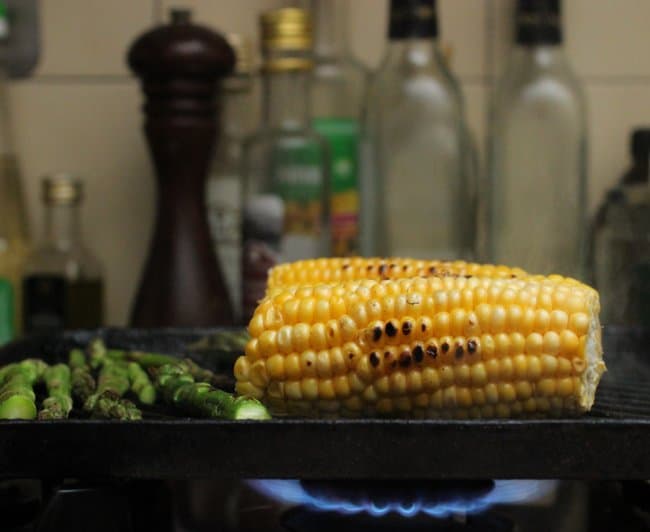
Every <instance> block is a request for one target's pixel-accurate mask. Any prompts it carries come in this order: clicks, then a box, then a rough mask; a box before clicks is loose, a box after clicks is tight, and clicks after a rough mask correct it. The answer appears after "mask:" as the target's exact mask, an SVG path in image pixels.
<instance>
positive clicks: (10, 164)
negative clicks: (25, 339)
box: [0, 2, 28, 343]
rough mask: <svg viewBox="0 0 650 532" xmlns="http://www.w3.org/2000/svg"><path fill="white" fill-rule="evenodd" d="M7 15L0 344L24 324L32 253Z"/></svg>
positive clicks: (1, 37)
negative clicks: (14, 118) (13, 111)
mask: <svg viewBox="0 0 650 532" xmlns="http://www.w3.org/2000/svg"><path fill="white" fill-rule="evenodd" d="M7 36H8V25H7V12H6V7H5V5H4V2H0V285H2V286H1V287H0V307H1V308H2V309H4V311H0V314H2V316H0V321H1V322H2V323H0V329H1V331H2V332H1V333H0V343H3V342H4V341H8V340H10V339H11V338H12V337H13V335H14V333H15V331H16V330H18V329H19V324H20V319H19V318H20V294H21V286H20V278H21V273H22V269H23V266H24V262H25V259H26V257H27V253H28V235H27V219H26V214H25V207H24V202H23V192H22V185H21V177H20V170H19V165H18V159H17V157H16V154H15V152H14V145H13V138H12V131H11V119H10V116H9V102H8V95H7V82H8V77H7V72H6V68H5V66H6V58H5V54H6V40H7Z"/></svg>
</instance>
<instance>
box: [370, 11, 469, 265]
mask: <svg viewBox="0 0 650 532" xmlns="http://www.w3.org/2000/svg"><path fill="white" fill-rule="evenodd" d="M388 36H389V39H390V43H389V46H388V51H387V53H386V55H385V57H384V60H383V63H382V65H381V67H380V69H379V72H378V73H377V75H376V76H375V79H374V80H373V82H372V83H371V87H370V97H369V104H368V116H367V128H368V129H367V131H368V134H369V135H370V138H371V141H372V144H373V146H374V149H373V151H374V153H375V154H376V156H375V164H376V166H375V171H374V172H373V173H372V174H370V176H369V178H368V179H366V178H364V179H363V181H362V190H361V195H362V199H361V201H362V204H361V205H362V242H363V243H364V249H363V252H364V254H373V255H374V254H381V255H399V256H407V257H416V258H438V259H459V258H471V257H472V256H473V250H474V235H475V216H476V192H475V188H476V184H475V176H473V175H472V172H471V169H472V168H473V164H474V156H473V154H472V149H471V143H470V140H469V136H468V134H467V128H466V125H465V119H464V104H463V98H462V95H461V91H460V87H459V85H458V83H457V81H456V79H455V78H454V77H453V75H452V74H451V72H450V71H449V69H448V67H447V63H446V61H445V59H444V56H443V53H442V51H441V49H440V47H439V45H438V41H437V36H438V24H437V14H436V4H435V1H434V0H391V3H390V22H389V30H388ZM364 173H365V172H364Z"/></svg>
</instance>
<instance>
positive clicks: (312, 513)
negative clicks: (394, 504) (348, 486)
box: [282, 506, 515, 532]
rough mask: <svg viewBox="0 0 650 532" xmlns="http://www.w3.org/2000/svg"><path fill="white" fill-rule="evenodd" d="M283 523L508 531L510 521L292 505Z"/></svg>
mask: <svg viewBox="0 0 650 532" xmlns="http://www.w3.org/2000/svg"><path fill="white" fill-rule="evenodd" d="M282 524H283V526H284V527H285V528H286V529H287V530H289V531H291V532H332V531H334V530H335V531H336V532H348V531H349V532H359V531H360V530H364V531H365V530H367V531H369V532H383V531H391V532H394V531H396V530H399V531H407V532H418V531H426V532H435V531H437V530H441V531H444V532H479V531H480V532H512V531H513V530H514V529H515V527H514V523H513V521H512V520H510V519H508V518H506V517H503V516H501V515H498V514H495V513H492V512H485V513H482V514H479V515H470V516H466V517H461V518H445V519H435V518H431V517H430V516H427V515H423V514H420V515H418V516H416V517H414V518H411V519H405V518H404V517H403V516H400V515H387V516H384V517H382V518H381V519H376V518H375V517H373V516H371V515H368V514H357V515H344V514H339V513H335V512H321V511H318V510H310V509H308V508H305V507H304V506H299V507H297V508H292V509H291V510H289V511H287V512H285V513H284V515H283V517H282Z"/></svg>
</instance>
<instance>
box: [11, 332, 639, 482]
mask: <svg viewBox="0 0 650 532" xmlns="http://www.w3.org/2000/svg"><path fill="white" fill-rule="evenodd" d="M210 332H213V331H210V330H206V329H202V330H160V331H137V330H135V331H134V330H120V329H105V330H101V331H99V332H96V331H95V332H92V331H90V332H89V331H80V332H74V333H65V334H63V335H61V336H56V337H44V338H32V339H28V340H24V341H22V342H20V343H14V344H12V345H10V346H7V347H5V348H4V349H0V362H1V363H6V362H9V361H11V360H17V359H20V358H24V357H27V356H42V357H44V358H45V359H46V360H56V359H57V358H58V357H60V356H63V355H64V354H65V353H67V351H68V349H69V348H70V347H72V346H74V345H83V344H85V343H86V342H87V341H88V340H89V339H90V338H91V337H93V336H95V335H97V334H99V335H100V336H102V337H104V339H105V340H106V343H107V344H108V345H109V346H111V347H116V348H130V349H143V350H151V351H161V352H169V353H178V352H182V351H183V350H184V348H185V346H186V345H187V344H188V343H191V342H193V341H195V340H197V339H198V338H200V337H202V336H204V335H206V334H208V333H210ZM649 342H650V334H648V332H647V331H638V330H631V329H626V330H621V329H606V330H605V334H604V344H605V351H606V361H607V365H608V368H609V371H608V372H607V373H606V374H605V376H604V378H603V381H602V384H601V387H600V388H599V390H598V394H597V400H596V405H595V407H594V409H593V411H592V412H591V413H590V414H589V415H587V416H584V417H581V418H577V419H556V420H510V421H498V420H495V421H482V420H473V421H446V420H431V421H421V420H370V419H358V420H297V419H274V420H271V421H260V422H241V421H238V422H226V421H218V420H197V419H173V420H168V419H145V420H142V421H138V422H119V421H90V420H66V421H38V422H36V421H4V422H0V477H5V478H8V477H25V478H30V477H34V478H48V477H49V478H61V477H86V478H88V477H90V478H98V477H121V478H126V477H128V478H177V479H182V478H206V477H242V478H303V479H307V478H328V479H336V478H340V479H351V478H394V479H400V478H402V479H406V478H411V479H413V478H439V479H452V478H456V479H479V478H584V479H596V478H598V479H613V478H616V479H624V478H630V479H631V478H638V479H647V478H650V350H649V349H648V345H650V343H649ZM202 362H204V363H205V361H202Z"/></svg>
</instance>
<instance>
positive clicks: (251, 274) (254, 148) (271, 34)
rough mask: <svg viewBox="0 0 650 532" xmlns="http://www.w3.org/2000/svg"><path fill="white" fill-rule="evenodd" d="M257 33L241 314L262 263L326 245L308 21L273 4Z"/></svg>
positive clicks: (326, 249)
mask: <svg viewBox="0 0 650 532" xmlns="http://www.w3.org/2000/svg"><path fill="white" fill-rule="evenodd" d="M261 31H262V51H263V55H264V62H263V85H262V91H263V102H262V120H263V124H262V126H261V128H260V130H259V131H257V132H256V133H255V134H254V135H253V136H251V137H250V138H249V139H247V141H246V143H245V148H244V161H243V166H244V170H243V175H244V202H243V208H242V218H243V221H242V238H243V252H242V254H243V257H242V276H243V288H242V290H243V292H242V307H243V317H244V319H247V318H249V317H250V316H251V314H252V312H253V310H254V308H255V306H256V304H257V302H258V301H259V300H260V299H261V298H262V297H263V296H264V291H265V288H266V275H267V271H268V269H269V268H271V267H272V266H274V265H275V264H277V263H279V262H285V261H293V260H298V259H306V258H314V257H321V256H328V255H329V254H330V248H331V240H330V231H329V174H328V152H327V145H326V143H325V141H324V140H323V139H322V138H321V137H320V136H319V135H318V134H317V133H316V132H314V131H313V130H312V128H311V125H310V120H311V118H310V113H309V72H310V70H311V68H312V66H313V61H312V59H311V44H312V39H311V19H310V17H309V13H308V12H307V11H305V10H303V9H300V8H283V9H278V10H275V11H271V12H268V13H265V14H263V15H262V18H261Z"/></svg>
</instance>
